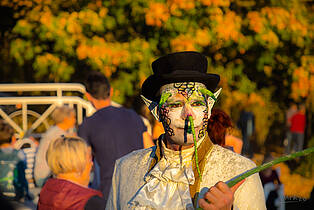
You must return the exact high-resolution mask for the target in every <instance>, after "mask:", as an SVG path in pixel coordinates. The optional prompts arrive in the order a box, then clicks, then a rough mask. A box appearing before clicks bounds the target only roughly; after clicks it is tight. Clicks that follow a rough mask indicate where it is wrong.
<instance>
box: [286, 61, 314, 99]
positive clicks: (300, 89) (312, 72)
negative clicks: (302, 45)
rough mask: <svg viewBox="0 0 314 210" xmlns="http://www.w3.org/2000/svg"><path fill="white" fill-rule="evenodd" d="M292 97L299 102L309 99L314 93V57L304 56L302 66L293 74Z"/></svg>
mask: <svg viewBox="0 0 314 210" xmlns="http://www.w3.org/2000/svg"><path fill="white" fill-rule="evenodd" d="M292 78H293V82H292V84H291V97H292V98H293V99H294V100H296V101H298V100H299V99H300V97H303V98H304V97H308V96H309V95H311V93H313V91H314V82H313V80H314V56H302V57H301V66H299V67H297V68H295V69H294V70H293V73H292Z"/></svg>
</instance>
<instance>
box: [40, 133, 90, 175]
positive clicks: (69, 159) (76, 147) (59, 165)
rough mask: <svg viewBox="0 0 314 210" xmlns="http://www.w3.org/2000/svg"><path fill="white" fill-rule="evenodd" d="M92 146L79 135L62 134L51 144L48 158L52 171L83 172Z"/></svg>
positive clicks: (59, 172)
mask: <svg viewBox="0 0 314 210" xmlns="http://www.w3.org/2000/svg"><path fill="white" fill-rule="evenodd" d="M89 152H90V148H89V146H88V145H87V143H86V142H85V141H84V140H83V139H81V138H79V137H65V136H62V137H60V138H57V139H56V140H54V141H52V142H51V143H50V144H49V147H48V151H47V154H46V159H47V163H48V166H49V167H50V169H51V171H52V172H53V173H54V174H55V175H57V174H62V173H70V172H83V171H84V169H85V166H86V164H87V163H88V161H89V160H87V154H88V153H89Z"/></svg>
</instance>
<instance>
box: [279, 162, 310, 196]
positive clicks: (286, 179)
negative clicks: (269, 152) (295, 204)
mask: <svg viewBox="0 0 314 210" xmlns="http://www.w3.org/2000/svg"><path fill="white" fill-rule="evenodd" d="M277 167H279V168H280V181H281V182H282V184H283V185H284V194H285V196H287V197H298V198H305V199H309V198H310V195H311V191H312V188H313V187H314V180H313V179H309V178H305V177H302V176H301V175H299V174H292V173H291V171H290V169H289V167H288V166H287V165H286V164H285V163H280V164H278V165H277V166H276V167H275V168H277ZM291 180H293V181H291Z"/></svg>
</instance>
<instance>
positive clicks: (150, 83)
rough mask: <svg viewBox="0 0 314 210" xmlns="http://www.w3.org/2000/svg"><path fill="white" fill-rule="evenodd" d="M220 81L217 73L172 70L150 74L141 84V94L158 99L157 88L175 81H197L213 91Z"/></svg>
mask: <svg viewBox="0 0 314 210" xmlns="http://www.w3.org/2000/svg"><path fill="white" fill-rule="evenodd" d="M219 81H220V77H219V75H217V74H204V73H199V72H191V71H174V72H173V73H171V74H163V75H151V76H149V77H148V78H147V79H146V80H145V81H144V83H143V85H142V95H143V96H144V97H145V98H147V99H149V100H153V101H157V100H158V92H159V89H160V88H161V87H162V86H163V85H166V84H170V83H176V82H199V83H202V84H204V85H205V86H206V88H207V89H208V90H210V91H212V92H214V91H215V89H216V88H217V85H218V83H219Z"/></svg>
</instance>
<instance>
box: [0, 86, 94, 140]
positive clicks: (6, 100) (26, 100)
mask: <svg viewBox="0 0 314 210" xmlns="http://www.w3.org/2000/svg"><path fill="white" fill-rule="evenodd" d="M5 92H6V93H7V94H6V95H5V96H4V97H0V117H2V118H3V119H4V120H5V121H7V122H8V123H9V124H10V125H11V126H12V127H13V128H14V129H15V131H16V132H17V134H18V135H19V138H23V137H24V135H25V134H26V133H27V132H30V131H33V130H35V129H36V128H37V127H38V126H39V125H41V124H44V126H45V127H47V126H49V125H48V123H47V120H46V119H47V118H48V116H49V115H50V114H51V113H52V112H53V111H54V109H55V108H56V107H57V106H60V105H63V104H66V105H69V106H70V107H73V108H75V109H76V116H77V123H78V124H81V123H82V121H83V118H84V116H83V115H84V113H85V115H86V116H90V115H92V114H93V113H94V112H95V108H94V107H93V106H92V104H91V103H90V102H88V101H86V100H84V99H83V98H82V97H80V96H73V95H72V96H68V95H65V93H66V92H71V93H73V92H77V93H80V94H81V95H83V94H84V93H85V92H86V89H85V87H84V85H82V84H79V83H36V84H33V83H22V84H0V93H5ZM32 92H33V93H35V92H36V93H39V95H40V96H33V95H34V94H31V93H32ZM48 92H49V93H50V94H51V93H53V92H54V93H53V94H51V95H53V96H51V95H48ZM21 93H23V94H21ZM9 94H11V95H12V94H14V95H17V94H20V95H22V96H10V95H9ZM9 105H15V106H16V107H20V108H18V109H16V110H14V112H11V113H6V112H5V110H3V108H4V107H5V106H9ZM33 105H38V106H39V105H45V106H46V107H48V108H45V111H44V112H43V113H38V112H36V111H35V110H31V109H29V107H30V106H33ZM84 110H85V111H84ZM30 116H32V117H33V118H35V119H36V120H35V121H34V122H32V124H31V126H30V127H29V125H28V124H29V123H28V118H29V117H30ZM14 117H15V118H16V117H20V118H21V119H22V123H21V125H20V124H18V123H16V122H15V121H14V120H13V118H14Z"/></svg>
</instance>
